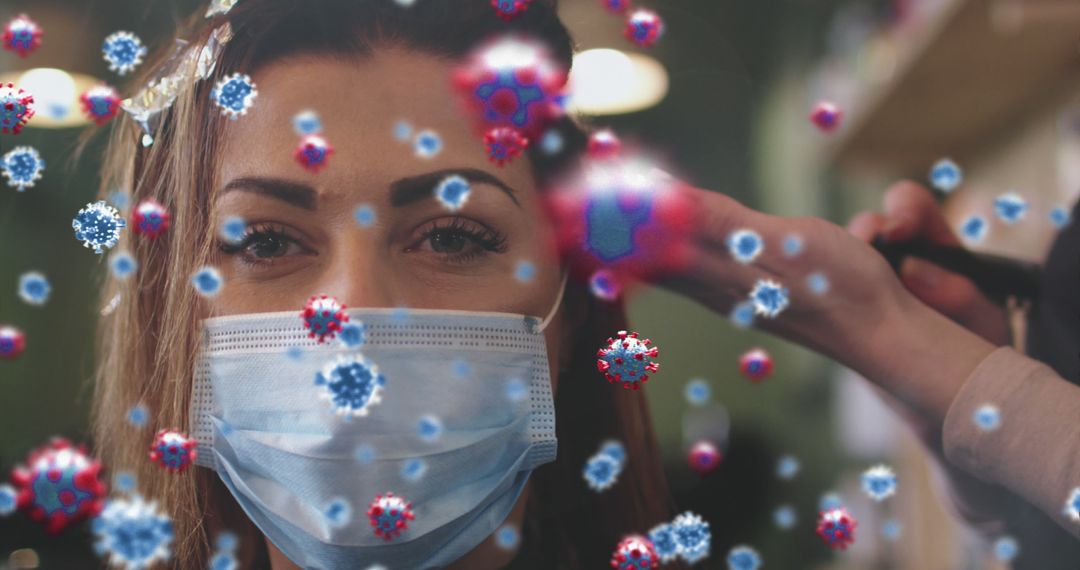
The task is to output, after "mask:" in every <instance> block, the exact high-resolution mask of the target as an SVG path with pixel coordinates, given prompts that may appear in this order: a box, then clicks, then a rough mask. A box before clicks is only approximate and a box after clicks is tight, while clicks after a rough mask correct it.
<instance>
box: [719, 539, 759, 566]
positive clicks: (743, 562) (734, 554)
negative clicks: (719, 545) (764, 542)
mask: <svg viewBox="0 0 1080 570" xmlns="http://www.w3.org/2000/svg"><path fill="white" fill-rule="evenodd" d="M727 566H728V570H758V568H761V555H760V554H758V553H757V551H756V550H754V549H753V548H750V547H749V546H746V545H745V544H744V545H739V546H736V547H734V548H732V549H731V551H729V552H728V555H727Z"/></svg>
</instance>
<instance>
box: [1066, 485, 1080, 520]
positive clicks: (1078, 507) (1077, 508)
mask: <svg viewBox="0 0 1080 570" xmlns="http://www.w3.org/2000/svg"><path fill="white" fill-rule="evenodd" d="M1062 514H1063V515H1065V517H1066V518H1068V519H1069V520H1071V521H1072V522H1074V523H1080V487H1076V488H1075V489H1073V490H1072V491H1070V492H1069V497H1068V498H1067V499H1065V506H1064V507H1063V508H1062Z"/></svg>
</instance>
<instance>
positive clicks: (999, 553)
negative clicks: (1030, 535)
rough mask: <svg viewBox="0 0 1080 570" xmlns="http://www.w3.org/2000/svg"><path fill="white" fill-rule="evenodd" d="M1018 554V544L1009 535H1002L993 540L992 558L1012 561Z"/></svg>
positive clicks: (1006, 561)
mask: <svg viewBox="0 0 1080 570" xmlns="http://www.w3.org/2000/svg"><path fill="white" fill-rule="evenodd" d="M1017 554H1020V544H1019V543H1018V542H1016V539H1015V538H1013V537H1011V536H1003V537H1001V538H999V539H997V540H995V541H994V558H997V559H998V560H999V561H1001V562H1005V563H1008V562H1012V561H1013V559H1014V558H1016V555H1017Z"/></svg>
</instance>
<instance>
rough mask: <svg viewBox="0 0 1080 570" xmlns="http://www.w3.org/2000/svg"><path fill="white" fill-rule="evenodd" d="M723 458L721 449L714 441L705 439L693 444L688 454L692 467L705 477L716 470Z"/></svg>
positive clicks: (688, 460)
mask: <svg viewBox="0 0 1080 570" xmlns="http://www.w3.org/2000/svg"><path fill="white" fill-rule="evenodd" d="M722 459H723V455H722V454H721V453H720V450H719V449H717V447H716V446H715V445H713V444H712V442H710V441H706V440H704V439H703V440H700V441H698V442H697V443H695V444H694V445H693V446H691V447H690V453H688V454H687V456H686V460H687V462H688V463H689V464H690V469H693V470H694V472H695V473H697V474H698V475H701V476H703V477H704V476H705V475H708V474H709V473H712V472H713V471H715V470H716V468H717V467H719V466H720V461H721V460H722Z"/></svg>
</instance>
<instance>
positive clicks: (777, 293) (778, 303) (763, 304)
mask: <svg viewBox="0 0 1080 570" xmlns="http://www.w3.org/2000/svg"><path fill="white" fill-rule="evenodd" d="M750 300H751V301H753V302H754V313H755V314H758V315H764V316H765V317H768V318H770V319H772V318H775V317H776V316H777V315H779V314H780V312H781V311H783V310H784V309H786V308H787V307H788V304H789V301H788V290H787V289H786V288H785V287H783V286H782V285H780V284H779V283H777V282H775V281H772V280H770V279H759V280H758V282H757V283H756V284H755V285H754V289H753V290H751V291H750Z"/></svg>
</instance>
